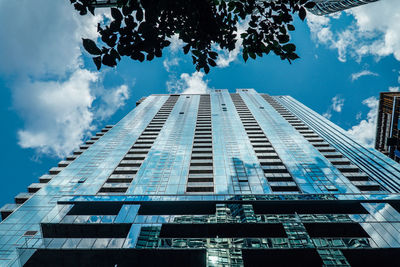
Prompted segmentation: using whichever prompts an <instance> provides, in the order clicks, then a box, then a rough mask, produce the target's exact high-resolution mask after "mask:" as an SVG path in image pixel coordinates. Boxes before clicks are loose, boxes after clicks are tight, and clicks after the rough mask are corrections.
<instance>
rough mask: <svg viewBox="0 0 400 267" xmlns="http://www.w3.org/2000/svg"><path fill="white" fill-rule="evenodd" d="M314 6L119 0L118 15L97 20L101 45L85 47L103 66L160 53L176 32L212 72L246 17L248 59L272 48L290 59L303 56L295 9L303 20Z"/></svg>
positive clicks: (249, 0)
mask: <svg viewBox="0 0 400 267" xmlns="http://www.w3.org/2000/svg"><path fill="white" fill-rule="evenodd" d="M70 2H71V3H72V4H73V5H74V7H75V9H76V10H77V11H78V12H79V13H80V14H81V15H84V14H86V13H87V12H88V11H89V12H91V13H94V9H93V5H92V3H93V1H91V0H71V1H70ZM314 5H315V4H314V3H313V2H312V1H307V0H282V1H256V0H230V1H227V0H174V1H165V0H133V1H128V0H119V1H118V5H115V6H113V7H112V8H111V16H112V18H113V19H111V20H106V22H105V25H100V24H98V27H97V31H98V33H99V36H100V38H101V41H99V47H100V46H101V47H102V49H101V50H100V49H99V48H98V47H97V46H96V43H95V42H93V41H91V40H89V39H84V47H85V50H87V51H88V52H89V53H90V54H92V55H96V57H95V58H93V61H94V63H95V64H96V67H97V68H98V69H100V68H99V67H101V65H102V64H103V65H107V66H111V67H114V66H115V65H116V64H117V62H118V61H119V60H121V56H129V57H130V58H131V59H132V60H138V61H144V60H145V59H147V60H149V61H150V60H153V59H154V57H161V56H162V51H163V49H164V48H165V47H168V46H169V45H170V41H169V40H168V39H169V38H171V37H172V36H174V35H177V36H179V39H180V40H181V41H182V42H183V45H182V47H183V52H184V53H185V54H188V53H189V51H191V53H192V59H193V64H194V65H195V68H196V70H198V71H200V70H203V71H204V72H205V73H208V72H209V71H210V67H215V66H217V64H216V60H217V58H218V54H220V53H225V51H227V52H230V51H233V50H234V49H236V43H237V39H238V38H239V36H238V33H237V32H238V29H237V23H238V22H239V20H240V19H243V20H247V21H249V25H248V28H247V29H245V30H244V33H242V34H241V36H240V37H241V39H242V44H241V45H242V48H243V49H242V56H243V59H244V61H247V60H248V58H249V57H251V58H253V59H255V58H256V57H257V56H258V57H262V56H263V55H264V54H269V53H270V51H273V52H274V54H275V55H277V56H278V57H280V58H281V59H282V60H288V61H289V62H291V61H292V60H294V59H296V58H298V55H297V54H295V53H294V51H295V49H296V47H295V45H294V44H289V43H288V42H289V40H290V35H289V32H290V31H294V30H295V27H294V26H293V17H292V14H294V13H296V12H298V16H299V17H300V19H302V20H304V19H305V17H306V15H307V12H306V9H305V8H312V7H313V6H314ZM134 11H135V12H134ZM138 25H139V26H138ZM85 40H86V41H85ZM222 51H224V52H222Z"/></svg>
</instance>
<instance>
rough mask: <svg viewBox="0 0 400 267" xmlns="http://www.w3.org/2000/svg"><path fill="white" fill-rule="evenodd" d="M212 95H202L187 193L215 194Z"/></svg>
mask: <svg viewBox="0 0 400 267" xmlns="http://www.w3.org/2000/svg"><path fill="white" fill-rule="evenodd" d="M212 151H213V147H212V123H211V99H210V95H201V96H200V102H199V110H198V113H197V120H196V128H195V133H194V140H193V147H192V155H191V161H190V167H189V176H188V182H187V185H186V192H188V193H210V192H214V175H213V154H212Z"/></svg>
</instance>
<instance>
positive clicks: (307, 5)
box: [304, 2, 315, 9]
mask: <svg viewBox="0 0 400 267" xmlns="http://www.w3.org/2000/svg"><path fill="white" fill-rule="evenodd" d="M304 7H306V8H308V9H311V8H313V7H315V2H307V3H306V4H305V5H304Z"/></svg>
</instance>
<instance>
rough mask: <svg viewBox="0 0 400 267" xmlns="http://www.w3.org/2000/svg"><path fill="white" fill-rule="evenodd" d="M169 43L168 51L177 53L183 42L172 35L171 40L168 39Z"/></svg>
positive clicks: (177, 36)
mask: <svg viewBox="0 0 400 267" xmlns="http://www.w3.org/2000/svg"><path fill="white" fill-rule="evenodd" d="M169 41H170V42H171V44H170V45H169V47H168V48H169V49H170V50H171V52H172V53H177V52H178V50H179V49H181V48H182V47H183V45H184V42H183V41H182V40H181V39H179V35H178V34H174V35H172V37H171V38H169Z"/></svg>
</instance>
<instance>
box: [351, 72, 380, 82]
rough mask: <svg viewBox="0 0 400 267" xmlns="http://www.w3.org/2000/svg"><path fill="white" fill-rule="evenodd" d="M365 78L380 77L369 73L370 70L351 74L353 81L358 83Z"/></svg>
mask: <svg viewBox="0 0 400 267" xmlns="http://www.w3.org/2000/svg"><path fill="white" fill-rule="evenodd" d="M363 76H379V74H378V73H375V72H372V71H369V70H363V71H360V72H357V73H353V74H351V80H352V81H356V80H358V79H360V78H361V77H363Z"/></svg>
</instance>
